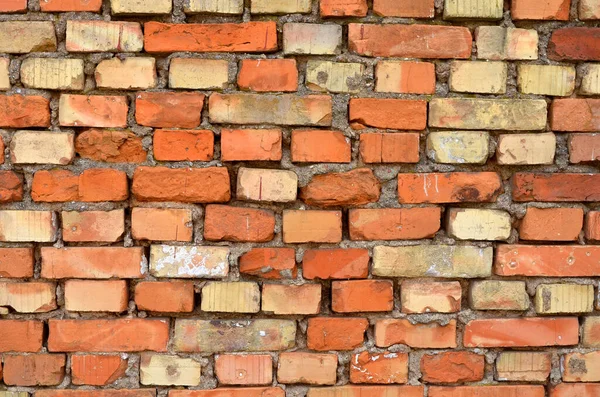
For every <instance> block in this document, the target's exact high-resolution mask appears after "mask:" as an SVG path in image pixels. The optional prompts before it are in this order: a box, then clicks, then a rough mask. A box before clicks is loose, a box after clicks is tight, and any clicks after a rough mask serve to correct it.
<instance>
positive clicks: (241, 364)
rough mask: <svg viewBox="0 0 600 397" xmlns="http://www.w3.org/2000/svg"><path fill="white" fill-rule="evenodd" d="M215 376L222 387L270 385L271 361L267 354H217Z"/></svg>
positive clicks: (271, 379) (271, 376) (271, 374)
mask: <svg viewBox="0 0 600 397" xmlns="http://www.w3.org/2000/svg"><path fill="white" fill-rule="evenodd" d="M215 374H216V376H217V379H218V380H219V383H221V384H223V385H270V384H271V382H273V359H272V358H271V356H269V355H268V354H251V355H250V354H248V355H246V354H244V355H233V354H219V355H217V356H216V357H215Z"/></svg>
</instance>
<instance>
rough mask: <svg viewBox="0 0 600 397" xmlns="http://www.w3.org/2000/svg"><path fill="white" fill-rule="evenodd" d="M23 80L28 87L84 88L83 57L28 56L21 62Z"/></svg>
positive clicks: (54, 88) (49, 88) (53, 88)
mask: <svg viewBox="0 0 600 397" xmlns="http://www.w3.org/2000/svg"><path fill="white" fill-rule="evenodd" d="M21 82H22V83H23V85H24V86H25V87H27V88H41V89H47V90H83V88H84V85H85V74H84V73H83V60H82V59H54V58H28V59H25V60H24V61H23V63H22V64H21Z"/></svg>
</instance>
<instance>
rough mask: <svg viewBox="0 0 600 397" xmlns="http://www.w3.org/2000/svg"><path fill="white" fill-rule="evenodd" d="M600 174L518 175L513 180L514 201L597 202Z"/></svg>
mask: <svg viewBox="0 0 600 397" xmlns="http://www.w3.org/2000/svg"><path fill="white" fill-rule="evenodd" d="M598 181H600V174H567V173H564V174H550V173H548V174H541V173H540V174H535V173H516V174H514V176H513V178H512V193H513V194H512V196H513V201H517V202H529V201H559V202H571V201H597V200H598V198H599V197H600V185H599V184H598Z"/></svg>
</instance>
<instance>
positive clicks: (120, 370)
mask: <svg viewBox="0 0 600 397" xmlns="http://www.w3.org/2000/svg"><path fill="white" fill-rule="evenodd" d="M126 370H127V360H126V359H124V358H122V357H121V356H99V355H93V354H77V355H72V356H71V381H72V382H73V384H74V385H90V386H104V385H109V384H111V383H113V382H114V381H116V380H117V379H120V378H122V377H123V376H125V371H126Z"/></svg>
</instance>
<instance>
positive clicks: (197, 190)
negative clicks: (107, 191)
mask: <svg viewBox="0 0 600 397" xmlns="http://www.w3.org/2000/svg"><path fill="white" fill-rule="evenodd" d="M132 193H133V195H134V197H135V198H136V199H137V200H140V201H178V202H183V203H211V202H227V201H229V199H230V198H231V192H230V190H229V172H228V171H227V168H225V167H209V168H177V169H171V168H166V167H138V168H136V170H135V172H134V174H133V186H132Z"/></svg>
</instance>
